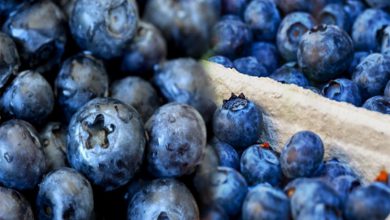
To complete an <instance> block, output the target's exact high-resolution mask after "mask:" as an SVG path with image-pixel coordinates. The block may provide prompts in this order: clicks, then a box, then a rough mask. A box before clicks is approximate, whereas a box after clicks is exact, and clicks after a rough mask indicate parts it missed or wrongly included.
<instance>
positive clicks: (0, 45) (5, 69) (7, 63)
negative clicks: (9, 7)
mask: <svg viewBox="0 0 390 220" xmlns="http://www.w3.org/2000/svg"><path fill="white" fill-rule="evenodd" d="M0 11H1V10H0ZM19 66H20V60H19V54H18V51H17V49H16V45H15V42H14V41H13V40H12V39H11V38H10V37H9V36H8V35H7V34H4V33H2V32H0V89H2V88H3V87H4V86H5V84H6V83H7V82H8V81H9V80H10V79H11V78H12V76H15V75H16V74H17V73H18V70H19Z"/></svg>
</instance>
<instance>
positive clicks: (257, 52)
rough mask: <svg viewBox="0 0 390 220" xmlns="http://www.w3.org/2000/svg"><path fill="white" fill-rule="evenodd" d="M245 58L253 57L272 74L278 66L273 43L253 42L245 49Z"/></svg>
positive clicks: (276, 53) (277, 56)
mask: <svg viewBox="0 0 390 220" xmlns="http://www.w3.org/2000/svg"><path fill="white" fill-rule="evenodd" d="M244 53H245V55H246V56H253V57H255V58H256V59H257V61H258V62H259V63H260V64H262V65H263V66H264V67H265V68H266V69H267V72H269V73H272V72H273V71H275V69H276V68H277V67H278V66H279V59H280V58H279V53H278V50H277V49H276V47H275V45H274V44H273V43H268V42H254V43H252V44H251V45H250V46H248V47H247V48H246V49H245V52H244Z"/></svg>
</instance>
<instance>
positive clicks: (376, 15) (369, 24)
mask: <svg viewBox="0 0 390 220" xmlns="http://www.w3.org/2000/svg"><path fill="white" fill-rule="evenodd" d="M389 24H390V15H389V14H388V13H386V12H385V11H382V10H380V9H366V10H365V11H364V12H363V13H361V14H360V15H359V17H357V19H356V20H355V23H354V24H353V27H352V39H353V42H354V44H355V49H356V50H362V51H378V50H379V49H380V46H381V45H380V43H381V42H380V39H378V38H380V36H381V35H382V33H381V32H382V30H383V28H384V27H385V26H387V25H389Z"/></svg>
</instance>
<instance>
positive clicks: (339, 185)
mask: <svg viewBox="0 0 390 220" xmlns="http://www.w3.org/2000/svg"><path fill="white" fill-rule="evenodd" d="M330 185H331V186H332V187H333V189H334V191H336V192H337V193H338V194H339V196H340V198H341V200H342V201H343V204H345V202H346V201H347V198H348V195H349V194H350V193H351V192H352V191H353V190H355V189H356V188H357V187H359V186H360V185H361V183H360V180H359V179H358V178H357V177H355V176H350V175H341V176H338V177H336V178H334V179H333V180H332V181H331V183H330Z"/></svg>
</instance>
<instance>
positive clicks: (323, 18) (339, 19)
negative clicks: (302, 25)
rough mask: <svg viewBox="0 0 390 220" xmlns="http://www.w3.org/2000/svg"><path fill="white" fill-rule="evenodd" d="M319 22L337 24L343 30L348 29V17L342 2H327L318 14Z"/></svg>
mask: <svg viewBox="0 0 390 220" xmlns="http://www.w3.org/2000/svg"><path fill="white" fill-rule="evenodd" d="M317 19H318V22H319V23H320V24H327V25H337V26H339V27H340V28H341V29H343V30H345V31H347V32H348V31H349V29H350V26H351V24H350V20H349V19H350V18H349V15H348V14H347V12H346V11H345V10H344V7H343V5H342V4H329V5H326V6H325V8H323V9H322V10H321V11H320V13H319V14H318V17H317Z"/></svg>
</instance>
